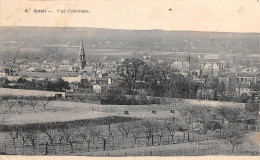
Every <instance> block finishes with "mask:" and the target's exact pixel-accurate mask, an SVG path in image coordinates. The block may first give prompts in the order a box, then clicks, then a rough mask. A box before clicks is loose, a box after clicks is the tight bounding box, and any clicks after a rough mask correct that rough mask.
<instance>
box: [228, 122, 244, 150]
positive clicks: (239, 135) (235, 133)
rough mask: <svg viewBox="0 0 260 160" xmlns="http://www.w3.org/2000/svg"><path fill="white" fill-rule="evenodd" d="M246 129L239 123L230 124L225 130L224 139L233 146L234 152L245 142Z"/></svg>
mask: <svg viewBox="0 0 260 160" xmlns="http://www.w3.org/2000/svg"><path fill="white" fill-rule="evenodd" d="M244 129H245V128H244V127H243V126H242V125H240V124H238V123H229V125H228V126H227V127H226V128H225V131H226V133H225V134H224V138H225V139H226V140H227V141H228V142H229V143H230V144H231V145H232V152H234V149H235V147H236V146H238V145H240V144H241V143H243V142H244V137H245V130H244Z"/></svg>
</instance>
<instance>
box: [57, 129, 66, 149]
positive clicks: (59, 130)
mask: <svg viewBox="0 0 260 160" xmlns="http://www.w3.org/2000/svg"><path fill="white" fill-rule="evenodd" d="M63 132H64V131H63V130H62V129H58V130H57V138H58V140H59V144H60V146H61V144H62V140H64V139H65V137H64V134H63Z"/></svg>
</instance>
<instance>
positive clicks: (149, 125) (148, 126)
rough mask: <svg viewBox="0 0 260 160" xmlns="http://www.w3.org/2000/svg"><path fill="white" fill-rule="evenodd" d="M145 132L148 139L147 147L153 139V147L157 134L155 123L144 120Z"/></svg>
mask: <svg viewBox="0 0 260 160" xmlns="http://www.w3.org/2000/svg"><path fill="white" fill-rule="evenodd" d="M142 126H143V132H144V133H145V135H146V138H147V145H149V142H150V139H151V138H152V145H153V136H154V133H155V125H154V122H153V121H151V120H144V121H143V122H142Z"/></svg>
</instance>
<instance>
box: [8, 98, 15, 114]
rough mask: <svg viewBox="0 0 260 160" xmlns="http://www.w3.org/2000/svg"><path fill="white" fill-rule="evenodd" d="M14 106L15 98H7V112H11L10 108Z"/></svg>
mask: <svg viewBox="0 0 260 160" xmlns="http://www.w3.org/2000/svg"><path fill="white" fill-rule="evenodd" d="M15 104H16V100H15V97H13V96H9V97H8V98H7V105H8V106H9V111H11V110H12V107H13V106H14V105H15Z"/></svg>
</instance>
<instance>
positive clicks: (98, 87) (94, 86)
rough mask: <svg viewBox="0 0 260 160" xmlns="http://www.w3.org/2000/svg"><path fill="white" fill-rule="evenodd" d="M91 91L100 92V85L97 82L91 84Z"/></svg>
mask: <svg viewBox="0 0 260 160" xmlns="http://www.w3.org/2000/svg"><path fill="white" fill-rule="evenodd" d="M93 91H94V92H95V93H101V86H100V85H98V84H95V85H93Z"/></svg>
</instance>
